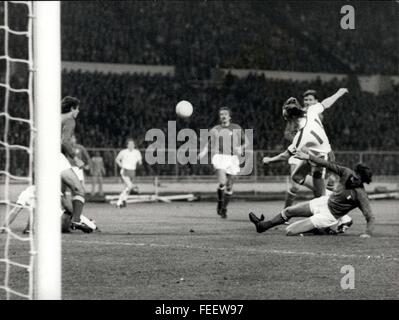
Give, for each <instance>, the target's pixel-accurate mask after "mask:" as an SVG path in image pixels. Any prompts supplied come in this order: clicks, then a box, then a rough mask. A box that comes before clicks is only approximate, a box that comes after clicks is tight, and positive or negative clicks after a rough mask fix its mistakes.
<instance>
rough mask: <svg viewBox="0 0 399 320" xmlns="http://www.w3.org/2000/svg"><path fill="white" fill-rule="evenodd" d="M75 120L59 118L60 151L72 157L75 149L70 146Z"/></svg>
mask: <svg viewBox="0 0 399 320" xmlns="http://www.w3.org/2000/svg"><path fill="white" fill-rule="evenodd" d="M75 126H76V121H75V119H73V118H66V119H62V120H61V151H62V153H63V154H64V155H66V156H68V157H70V158H72V159H73V157H74V156H75V150H74V149H73V146H72V141H71V140H72V136H73V134H74V131H75Z"/></svg>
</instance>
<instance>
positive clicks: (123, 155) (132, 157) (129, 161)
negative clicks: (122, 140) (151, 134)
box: [116, 149, 142, 170]
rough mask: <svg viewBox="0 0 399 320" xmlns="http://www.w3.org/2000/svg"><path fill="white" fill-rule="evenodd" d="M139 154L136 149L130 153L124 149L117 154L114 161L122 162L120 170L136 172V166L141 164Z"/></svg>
mask: <svg viewBox="0 0 399 320" xmlns="http://www.w3.org/2000/svg"><path fill="white" fill-rule="evenodd" d="M141 159H142V157H141V153H140V151H139V150H137V149H133V150H132V151H130V150H129V149H124V150H122V151H120V152H119V153H118V156H117V157H116V160H118V161H119V160H121V161H122V169H127V170H136V167H137V164H138V163H139V162H141Z"/></svg>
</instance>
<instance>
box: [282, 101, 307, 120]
mask: <svg viewBox="0 0 399 320" xmlns="http://www.w3.org/2000/svg"><path fill="white" fill-rule="evenodd" d="M304 115H305V111H304V110H303V109H302V106H301V104H300V103H299V102H298V100H297V99H296V98H294V97H291V98H289V99H288V100H287V101H286V102H285V103H284V105H283V116H284V118H286V119H292V118H299V117H303V116H304Z"/></svg>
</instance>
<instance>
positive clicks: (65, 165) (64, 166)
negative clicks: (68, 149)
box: [59, 152, 72, 172]
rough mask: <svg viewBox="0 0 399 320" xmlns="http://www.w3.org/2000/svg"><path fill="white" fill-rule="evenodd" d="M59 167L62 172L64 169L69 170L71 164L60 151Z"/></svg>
mask: <svg viewBox="0 0 399 320" xmlns="http://www.w3.org/2000/svg"><path fill="white" fill-rule="evenodd" d="M59 168H60V172H63V171H65V170H69V169H71V168H72V166H71V164H70V163H69V161H68V159H67V158H66V157H65V155H64V154H63V153H61V152H60V153H59Z"/></svg>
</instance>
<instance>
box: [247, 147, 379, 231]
mask: <svg viewBox="0 0 399 320" xmlns="http://www.w3.org/2000/svg"><path fill="white" fill-rule="evenodd" d="M295 156H296V157H297V158H298V159H301V160H307V161H311V162H313V163H315V164H317V165H319V166H322V167H325V168H327V169H328V170H331V171H332V172H334V173H335V174H337V175H338V176H339V183H338V184H337V185H336V187H335V189H334V191H333V193H332V194H331V195H329V196H322V197H319V198H315V199H313V200H311V201H307V202H303V203H299V204H297V205H294V206H291V207H288V208H285V209H284V210H283V211H282V212H281V213H279V214H278V215H276V216H275V217H274V218H272V219H271V220H268V221H263V219H264V218H263V216H262V217H261V218H258V217H257V216H256V215H255V214H253V213H252V212H251V213H250V214H249V219H250V221H251V222H253V223H254V224H255V226H256V231H257V232H259V233H261V232H265V231H266V230H268V229H270V228H272V227H274V226H277V225H280V224H283V223H285V222H286V221H288V220H289V219H290V218H292V217H307V219H303V220H300V221H297V222H294V223H293V224H291V225H289V226H288V227H287V229H286V231H287V235H298V234H301V233H304V232H308V231H310V230H313V229H315V228H316V229H323V228H329V227H331V226H333V225H335V224H336V223H337V222H338V219H339V218H340V217H342V216H344V215H346V214H347V213H348V212H350V211H351V210H353V209H355V208H359V209H360V210H361V211H362V213H363V215H364V217H365V219H366V221H367V228H366V233H365V234H363V235H362V237H370V236H371V235H372V233H373V229H374V221H375V218H374V215H373V212H372V210H371V207H370V202H369V199H368V197H367V193H366V191H365V189H364V185H363V184H364V183H370V182H371V178H372V173H371V170H370V168H368V167H367V166H365V165H362V164H358V165H356V167H355V168H354V170H351V169H349V168H346V167H343V166H340V165H338V164H336V163H334V162H330V161H326V160H324V159H321V158H318V157H316V156H313V155H311V154H308V153H306V152H304V151H299V150H297V151H296V154H295Z"/></svg>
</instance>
